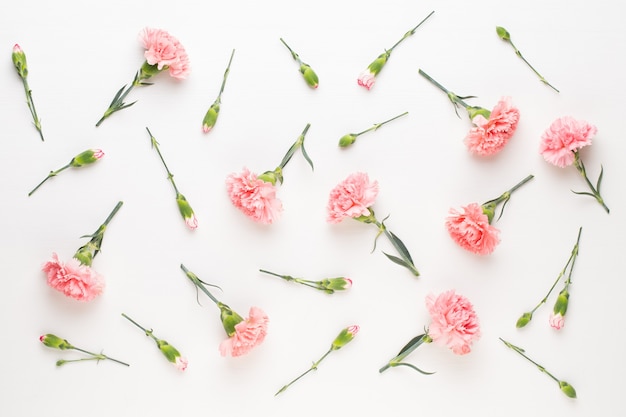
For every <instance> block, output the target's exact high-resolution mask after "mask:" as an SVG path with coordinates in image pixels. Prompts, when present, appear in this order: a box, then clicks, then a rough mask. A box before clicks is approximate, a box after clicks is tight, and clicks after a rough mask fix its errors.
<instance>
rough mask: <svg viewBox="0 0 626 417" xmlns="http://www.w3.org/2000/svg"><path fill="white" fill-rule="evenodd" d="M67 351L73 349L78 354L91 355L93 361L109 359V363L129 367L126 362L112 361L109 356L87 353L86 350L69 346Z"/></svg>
mask: <svg viewBox="0 0 626 417" xmlns="http://www.w3.org/2000/svg"><path fill="white" fill-rule="evenodd" d="M69 349H74V350H77V351H79V352H83V353H86V354H88V355H91V356H93V359H95V360H105V359H109V360H111V361H113V362H117V363H119V364H121V365H125V366H130V365H129V364H127V363H126V362H122V361H118V360H117V359H113V358H111V357H109V356H107V355H104V354H102V353H93V352H89V351H87V350H84V349H80V348H77V347H76V346H70V347H69Z"/></svg>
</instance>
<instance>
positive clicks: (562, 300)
mask: <svg viewBox="0 0 626 417" xmlns="http://www.w3.org/2000/svg"><path fill="white" fill-rule="evenodd" d="M568 303H569V291H567V289H564V290H563V291H561V292H560V293H559V296H558V297H557V298H556V302H555V303H554V309H553V311H554V314H561V316H565V313H566V312H567V304H568Z"/></svg>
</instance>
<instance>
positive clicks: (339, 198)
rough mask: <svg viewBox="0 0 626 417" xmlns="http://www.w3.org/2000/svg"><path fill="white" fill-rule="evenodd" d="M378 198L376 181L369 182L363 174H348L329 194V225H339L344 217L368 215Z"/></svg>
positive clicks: (367, 177)
mask: <svg viewBox="0 0 626 417" xmlns="http://www.w3.org/2000/svg"><path fill="white" fill-rule="evenodd" d="M376 197H378V181H370V179H369V176H368V175H367V174H366V173H363V172H356V173H353V174H350V175H349V176H348V177H347V178H346V179H345V180H343V181H342V182H340V183H339V184H338V185H337V186H336V187H335V188H333V189H332V190H331V192H330V197H329V199H328V206H327V211H328V217H327V221H328V222H329V223H339V222H341V221H342V220H343V219H344V217H352V218H357V217H361V216H368V215H370V214H371V213H370V209H369V208H370V207H371V206H372V205H373V204H374V202H375V201H376Z"/></svg>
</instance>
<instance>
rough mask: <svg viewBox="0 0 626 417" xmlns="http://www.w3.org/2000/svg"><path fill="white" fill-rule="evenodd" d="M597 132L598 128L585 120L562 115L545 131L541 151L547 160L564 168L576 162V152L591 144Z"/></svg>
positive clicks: (540, 146)
mask: <svg viewBox="0 0 626 417" xmlns="http://www.w3.org/2000/svg"><path fill="white" fill-rule="evenodd" d="M596 132H597V128H596V127H595V126H594V125H592V124H590V123H588V122H586V121H584V120H576V119H574V118H573V117H570V116H565V117H561V118H559V119H556V120H555V121H554V122H552V124H551V125H550V127H549V128H548V129H547V130H546V131H545V132H543V135H542V136H541V144H540V145H539V153H541V155H542V156H543V158H544V159H545V160H546V161H547V162H549V163H551V164H553V165H556V166H558V167H560V168H564V167H566V166H568V165H571V164H572V163H574V158H575V155H574V153H575V152H578V151H579V150H580V149H581V148H583V147H585V146H588V145H591V139H592V138H593V136H594V135H595V134H596Z"/></svg>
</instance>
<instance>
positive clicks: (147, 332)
mask: <svg viewBox="0 0 626 417" xmlns="http://www.w3.org/2000/svg"><path fill="white" fill-rule="evenodd" d="M122 317H124V318H125V319H126V320H128V321H130V322H131V323H133V324H134V325H135V326H137V327H139V328H140V329H141V330H143V332H144V333H145V334H146V336H149V337H151V338H152V340H154V341H155V342H157V343H158V341H159V339H157V338H156V337H155V336H154V335H153V334H152V330H147V329H145V328H144V327H143V326H141V325H140V324H139V323H137V322H136V321H135V320H133V319H131V318H130V317H128V316H127V315H126V314H124V313H122Z"/></svg>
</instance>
